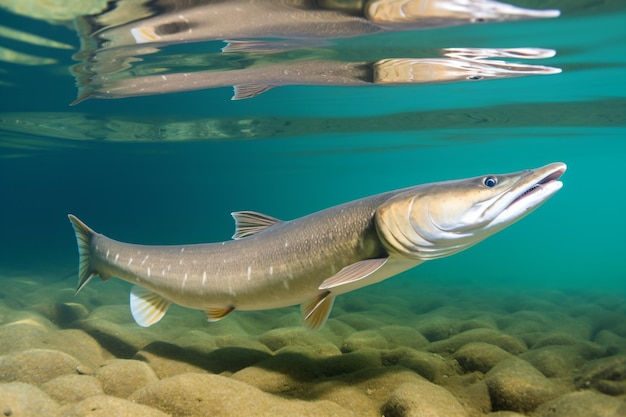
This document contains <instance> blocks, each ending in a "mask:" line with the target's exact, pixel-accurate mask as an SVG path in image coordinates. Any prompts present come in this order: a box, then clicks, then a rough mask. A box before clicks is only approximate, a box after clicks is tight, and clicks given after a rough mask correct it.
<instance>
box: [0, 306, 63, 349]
mask: <svg viewBox="0 0 626 417" xmlns="http://www.w3.org/2000/svg"><path fill="white" fill-rule="evenodd" d="M29 315H31V316H37V317H29V318H24V319H21V320H16V321H11V322H9V323H7V324H5V325H3V326H0V355H5V354H7V353H11V352H19V351H23V350H26V349H32V348H34V347H40V346H39V344H40V343H41V340H42V339H44V338H45V337H47V336H48V335H49V333H50V330H51V329H52V328H53V326H52V323H50V322H49V321H48V320H46V319H44V318H43V317H41V316H38V315H36V314H35V313H30V312H29ZM40 317H41V320H38V318H40Z"/></svg>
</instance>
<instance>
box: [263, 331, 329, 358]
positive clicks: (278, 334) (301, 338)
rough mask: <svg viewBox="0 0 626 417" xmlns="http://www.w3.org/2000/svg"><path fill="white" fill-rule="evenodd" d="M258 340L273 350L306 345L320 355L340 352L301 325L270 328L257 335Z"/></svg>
mask: <svg viewBox="0 0 626 417" xmlns="http://www.w3.org/2000/svg"><path fill="white" fill-rule="evenodd" d="M259 342H261V343H263V344H264V345H265V346H267V347H268V348H269V349H270V350H271V351H274V352H275V351H277V350H279V349H281V348H284V347H286V346H307V347H309V348H312V349H313V350H314V351H315V352H317V353H319V354H321V355H328V356H331V355H337V354H339V353H340V351H339V349H338V348H337V347H336V346H335V345H333V344H332V343H330V342H328V341H326V340H325V339H323V338H320V337H319V336H318V335H317V334H316V333H313V332H311V331H309V330H307V329H305V328H303V327H302V326H300V327H286V328H279V329H273V330H270V331H268V332H265V333H263V334H262V335H261V336H259Z"/></svg>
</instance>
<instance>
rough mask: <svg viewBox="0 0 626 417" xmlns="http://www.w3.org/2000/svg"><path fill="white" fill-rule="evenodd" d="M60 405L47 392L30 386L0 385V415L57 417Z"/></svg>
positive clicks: (18, 383)
mask: <svg viewBox="0 0 626 417" xmlns="http://www.w3.org/2000/svg"><path fill="white" fill-rule="evenodd" d="M60 411H61V409H60V407H59V405H58V404H57V403H56V402H55V401H54V400H53V399H52V398H50V397H49V396H48V394H46V393H45V392H43V391H42V390H40V389H39V388H36V387H34V386H32V385H29V384H24V383H22V382H11V383H8V384H0V415H3V416H15V417H40V416H46V417H56V416H59V415H60Z"/></svg>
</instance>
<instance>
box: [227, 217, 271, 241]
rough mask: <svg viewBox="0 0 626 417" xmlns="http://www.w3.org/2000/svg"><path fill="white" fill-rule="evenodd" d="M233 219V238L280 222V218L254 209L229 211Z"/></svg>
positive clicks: (245, 235) (244, 235)
mask: <svg viewBox="0 0 626 417" xmlns="http://www.w3.org/2000/svg"><path fill="white" fill-rule="evenodd" d="M230 215H231V216H233V219H235V234H234V235H233V239H242V238H244V237H248V236H251V235H253V234H255V233H259V232H260V231H262V230H265V229H267V228H268V227H270V226H273V225H275V224H276V223H280V220H278V219H276V218H274V217H272V216H268V215H267V214H263V213H258V212H256V211H235V212H233V213H230Z"/></svg>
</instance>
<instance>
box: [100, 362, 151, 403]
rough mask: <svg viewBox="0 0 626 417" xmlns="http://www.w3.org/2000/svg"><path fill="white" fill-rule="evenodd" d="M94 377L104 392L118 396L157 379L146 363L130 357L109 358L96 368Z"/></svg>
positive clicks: (126, 395)
mask: <svg viewBox="0 0 626 417" xmlns="http://www.w3.org/2000/svg"><path fill="white" fill-rule="evenodd" d="M96 377H97V378H98V379H99V380H100V382H102V388H103V389H104V393H105V394H107V395H112V396H115V397H120V398H127V397H128V396H129V395H130V394H132V393H133V392H135V391H136V390H138V389H139V388H143V387H145V386H146V385H148V384H152V383H154V382H157V381H158V380H159V378H158V377H157V375H156V374H155V373H154V371H153V370H152V368H150V366H148V364H147V363H145V362H141V361H136V360H132V359H113V360H110V361H108V362H106V363H105V364H104V365H103V366H102V367H101V368H99V369H98V371H97V372H96Z"/></svg>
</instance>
